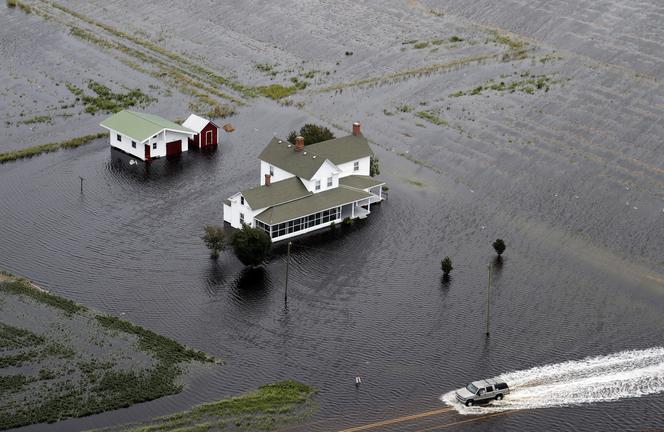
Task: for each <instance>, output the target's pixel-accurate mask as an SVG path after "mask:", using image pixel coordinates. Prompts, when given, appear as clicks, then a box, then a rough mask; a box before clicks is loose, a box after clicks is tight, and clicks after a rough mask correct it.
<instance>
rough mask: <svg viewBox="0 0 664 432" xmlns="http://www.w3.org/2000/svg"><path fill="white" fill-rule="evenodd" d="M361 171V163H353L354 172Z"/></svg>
mask: <svg viewBox="0 0 664 432" xmlns="http://www.w3.org/2000/svg"><path fill="white" fill-rule="evenodd" d="M359 170H360V161H355V162H354V163H353V171H359Z"/></svg>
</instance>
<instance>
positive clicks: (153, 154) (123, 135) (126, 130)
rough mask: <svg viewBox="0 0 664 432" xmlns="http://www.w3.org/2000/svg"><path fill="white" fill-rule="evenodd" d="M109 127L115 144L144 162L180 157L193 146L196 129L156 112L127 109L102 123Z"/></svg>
mask: <svg viewBox="0 0 664 432" xmlns="http://www.w3.org/2000/svg"><path fill="white" fill-rule="evenodd" d="M99 125H100V126H101V127H103V128H105V129H108V131H109V133H110V144H111V147H115V148H117V149H119V150H122V151H123V152H125V153H128V154H130V155H132V156H134V157H137V158H139V159H141V160H144V161H150V160H151V159H155V158H159V157H163V156H177V155H179V154H180V153H182V152H183V151H187V150H188V149H189V142H188V141H189V139H190V138H193V136H194V135H195V133H194V131H192V130H191V129H188V128H186V127H184V126H180V125H179V124H177V123H174V122H172V121H170V120H166V119H164V118H161V117H159V116H156V115H153V114H146V113H139V112H135V111H129V110H123V111H120V112H118V113H116V114H113V115H112V116H110V117H109V118H107V119H106V120H104V121H103V122H101V123H100V124H99Z"/></svg>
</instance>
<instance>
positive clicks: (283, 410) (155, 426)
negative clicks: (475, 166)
mask: <svg viewBox="0 0 664 432" xmlns="http://www.w3.org/2000/svg"><path fill="white" fill-rule="evenodd" d="M315 393H316V389H314V388H312V387H309V386H307V385H305V384H302V383H299V382H297V381H282V382H278V383H274V384H267V385H264V386H261V387H259V388H258V389H257V390H254V391H251V392H248V393H245V394H243V395H240V396H236V397H231V398H228V399H222V400H220V401H216V402H211V403H206V404H202V405H198V406H195V407H193V408H192V409H190V410H188V411H182V412H179V413H176V414H172V415H169V416H165V417H161V418H158V419H155V420H152V421H151V422H148V423H145V424H142V425H126V426H124V427H121V428H120V430H122V431H125V432H152V431H173V432H175V431H178V432H183V431H208V430H218V429H225V430H246V431H255V430H266V431H269V430H275V429H276V428H279V427H283V426H284V425H286V424H289V423H293V422H294V421H296V420H302V419H304V418H306V417H308V416H309V415H311V413H312V412H313V409H314V401H313V395H314V394H315Z"/></svg>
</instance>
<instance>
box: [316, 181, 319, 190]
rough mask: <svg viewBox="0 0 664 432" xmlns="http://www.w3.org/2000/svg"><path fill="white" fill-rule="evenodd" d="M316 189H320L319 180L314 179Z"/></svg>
mask: <svg viewBox="0 0 664 432" xmlns="http://www.w3.org/2000/svg"><path fill="white" fill-rule="evenodd" d="M316 190H320V180H316Z"/></svg>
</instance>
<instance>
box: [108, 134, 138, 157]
mask: <svg viewBox="0 0 664 432" xmlns="http://www.w3.org/2000/svg"><path fill="white" fill-rule="evenodd" d="M118 135H120V141H118ZM109 136H110V143H111V147H115V148H117V149H120V150H122V151H123V152H125V153H129V154H130V155H132V156H135V157H137V158H139V159H141V160H145V146H144V145H143V143H141V142H139V141H136V140H135V139H133V138H130V137H128V136H127V135H123V134H121V133H120V132H118V131H115V130H112V129H111V130H110V135H109ZM132 141H135V142H136V148H133V147H132V146H131V142H132Z"/></svg>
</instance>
